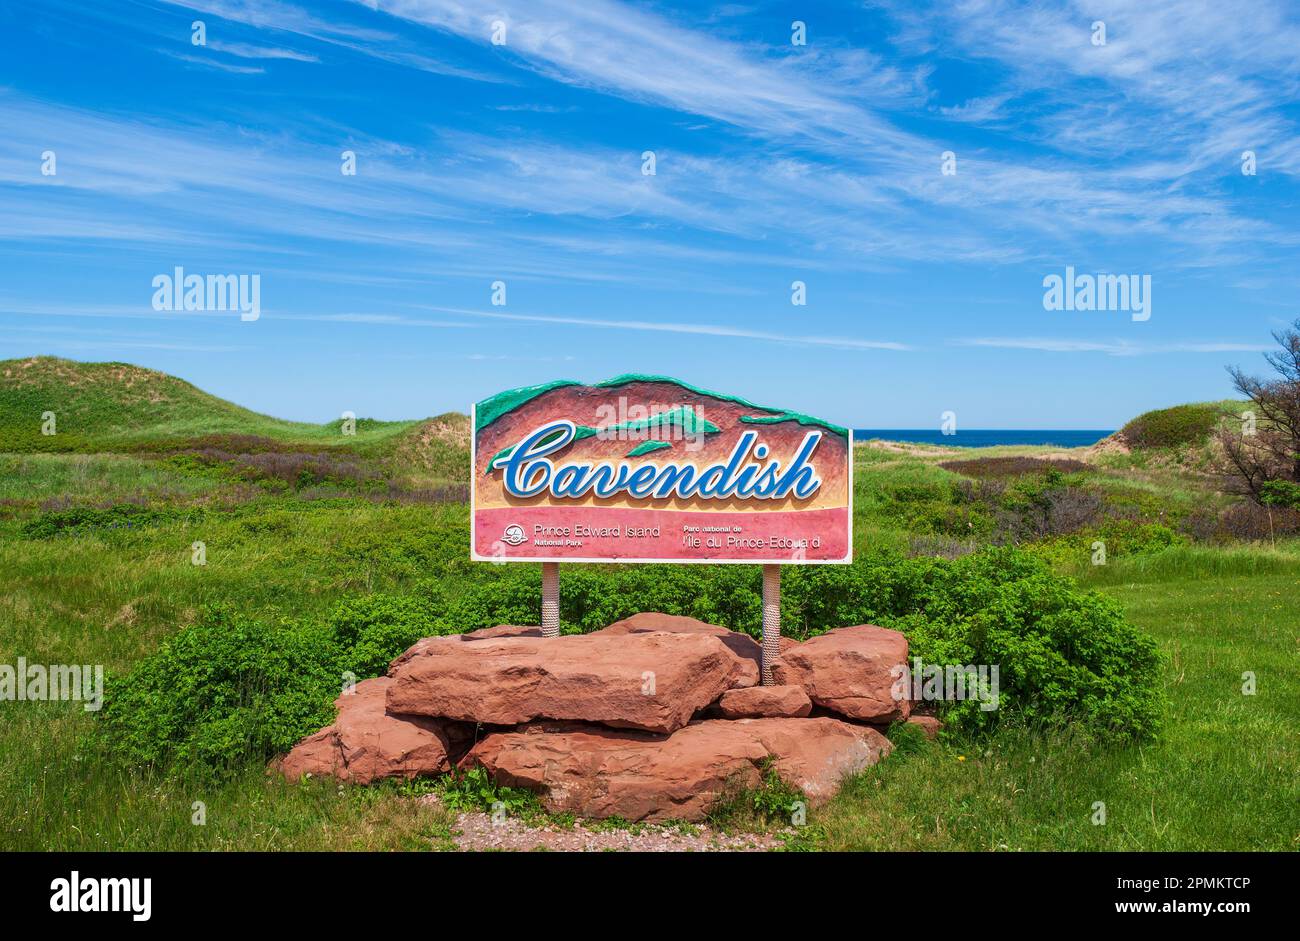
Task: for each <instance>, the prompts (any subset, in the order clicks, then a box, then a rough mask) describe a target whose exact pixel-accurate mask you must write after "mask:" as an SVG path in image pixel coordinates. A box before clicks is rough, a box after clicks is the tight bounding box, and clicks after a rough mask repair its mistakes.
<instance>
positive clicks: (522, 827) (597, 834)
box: [421, 795, 781, 853]
mask: <svg viewBox="0 0 1300 941" xmlns="http://www.w3.org/2000/svg"><path fill="white" fill-rule="evenodd" d="M421 799H422V800H431V801H435V802H436V801H437V797H436V796H434V795H426V796H425V797H423V798H421ZM452 839H453V841H454V842H455V844H456V847H457V848H458V849H462V850H473V851H482V850H509V851H514V852H529V851H532V850H538V849H543V850H558V851H562V852H573V853H599V852H609V851H622V852H636V853H665V852H667V853H681V852H687V853H691V852H696V853H701V852H702V853H718V852H723V853H761V852H766V851H768V850H771V849H773V848H775V847H778V846H780V845H781V840H780V839H779V838H778V837H777V836H775V835H773V834H768V833H733V834H727V833H720V832H718V831H716V830H713V829H710V828H709V827H708V826H706V825H705V824H691V825H690V826H689V828H685V827H684V828H682V829H678V828H677V827H671V826H669V827H664V826H659V825H657V824H649V823H647V824H637V825H634V826H630V827H627V828H618V829H599V830H593V829H589V828H588V825H586V824H585V823H584V822H583V821H581V820H579V821H576V822H575V823H574V824H573V826H571V827H566V826H560V825H559V824H554V823H543V824H540V825H536V826H534V825H531V824H528V823H525V822H524V821H523V820H520V819H519V818H517V817H507V818H505V819H504V820H501V821H500V822H497V823H494V822H493V820H492V816H491V815H490V814H485V813H479V812H462V813H459V814H457V815H456V824H455V827H454V829H453V836H452Z"/></svg>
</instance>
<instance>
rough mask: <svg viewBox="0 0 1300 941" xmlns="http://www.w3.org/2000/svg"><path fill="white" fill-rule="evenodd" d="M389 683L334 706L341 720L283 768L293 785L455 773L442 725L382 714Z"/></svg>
mask: <svg viewBox="0 0 1300 941" xmlns="http://www.w3.org/2000/svg"><path fill="white" fill-rule="evenodd" d="M391 682H392V680H390V679H389V678H388V677H384V676H381V677H376V678H375V679H372V680H364V681H362V682H360V683H358V684H357V685H356V687H355V689H354V691H353V692H351V693H344V694H343V695H341V696H339V698H338V699H336V700H335V701H334V705H336V706H337V707H338V710H339V714H338V718H337V719H335V720H334V724H333V725H329V726H326V727H325V728H323V729H321V730H320V731H319V732H317V733H315V734H314V735H309V736H308V737H307V738H305V739H303V740H302V741H301V742H299V743H298V744H297V745H295V746H294V747H293V750H292V751H290V752H289V754H288V755H287V756H286V757H285V759H284V761H282V762H281V763H280V772H281V773H282V774H284V776H285V777H287V778H289V779H291V780H297V779H298V778H300V777H302V776H303V775H304V774H313V775H318V776H324V775H334V776H335V777H337V778H339V779H341V780H344V781H354V782H356V783H357V784H369V783H371V782H372V781H375V780H377V779H379V778H391V777H403V778H413V777H415V776H416V775H421V774H438V773H440V772H444V771H449V770H451V761H450V759H449V757H448V753H449V752H450V751H452V744H451V741H450V739H449V737H448V730H447V729H446V728H445V727H444V723H442V722H439V721H438V720H436V719H431V718H426V717H422V716H394V715H389V714H387V712H386V711H385V709H384V699H385V696H386V694H387V691H388V686H389V684H390V683H391Z"/></svg>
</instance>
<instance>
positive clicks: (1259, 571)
mask: <svg viewBox="0 0 1300 941" xmlns="http://www.w3.org/2000/svg"><path fill="white" fill-rule="evenodd" d="M38 367H39V368H38ZM21 368H23V367H22V364H21V363H18V362H16V361H10V362H7V363H0V436H4V440H3V441H0V452H3V451H4V450H6V448H7V449H8V451H9V452H10V453H0V577H2V578H3V583H4V591H3V592H0V663H10V664H12V663H13V662H14V661H15V660H16V658H17V657H19V656H23V657H26V658H27V659H28V661H29V662H36V663H72V662H76V663H102V664H104V665H105V667H106V669H107V670H109V671H117V672H120V671H124V670H128V669H130V668H131V666H132V665H133V664H135V663H137V662H139V661H140V660H141V658H143V657H145V656H147V655H148V654H150V653H152V652H153V651H155V650H156V649H157V648H158V646H159V644H161V643H162V642H163V641H164V640H165V639H166V638H167V637H168V636H170V635H171V634H172V633H174V632H175V631H177V630H178V629H179V628H181V627H182V626H184V625H186V624H189V623H192V622H193V621H194V620H195V619H196V618H197V616H198V612H199V611H200V609H201V608H202V607H203V606H204V605H205V604H208V603H212V602H224V603H228V604H231V605H233V606H235V607H236V609H237V610H239V611H241V612H244V613H247V614H249V615H254V616H259V617H265V618H267V619H269V620H275V619H279V618H298V617H304V616H310V615H312V614H314V613H321V612H324V611H326V610H328V609H329V608H331V607H332V606H333V605H334V604H336V603H337V602H338V601H339V600H340V599H342V598H345V597H351V596H356V595H359V594H366V593H370V592H378V591H384V592H394V593H399V594H400V593H404V592H407V591H409V590H412V589H413V588H414V586H415V585H416V584H417V583H419V582H420V581H422V580H424V579H429V578H435V579H440V580H443V581H444V582H445V583H447V584H454V582H455V580H456V578H457V577H458V573H462V572H466V571H469V570H470V566H471V563H469V562H468V561H467V559H466V553H467V545H466V543H467V535H466V532H467V527H468V510H467V508H466V507H465V506H464V505H461V504H443V505H419V504H406V503H396V502H374V501H371V500H366V499H360V498H342V499H306V498H305V497H304V495H303V494H296V493H283V494H276V493H270V492H266V491H264V490H262V489H259V488H258V487H256V486H252V485H250V484H249V483H248V482H247V481H243V480H240V479H237V478H235V477H232V476H231V475H230V474H226V473H222V472H215V471H214V472H208V471H206V470H203V469H197V470H196V469H195V468H193V467H189V466H186V465H183V464H177V463H174V462H171V461H169V460H166V459H160V456H162V457H165V455H166V453H167V452H168V449H169V448H171V449H175V448H179V447H181V446H182V445H184V444H185V442H187V441H190V440H192V439H199V438H203V437H204V436H208V435H211V434H215V433H221V434H231V435H257V436H261V437H263V438H267V439H272V440H274V441H276V442H279V443H280V444H283V445H287V446H302V447H312V448H315V447H317V446H321V447H333V446H334V445H335V443H337V440H336V439H337V438H338V437H339V436H338V429H337V424H336V423H335V424H334V425H320V426H314V425H301V424H298V423H292V422H280V421H278V420H277V419H273V418H268V417H266V416H260V415H256V414H255V413H252V412H248V411H247V410H244V409H240V408H238V407H237V406H233V405H231V404H230V403H224V402H222V401H221V400H219V399H215V398H214V397H212V396H208V395H206V394H205V393H202V392H200V391H199V390H197V389H194V388H193V387H192V386H189V385H188V384H185V383H182V382H180V381H179V380H174V379H170V377H165V376H161V375H160V374H150V378H148V379H143V378H141V377H140V376H138V375H136V374H135V373H130V372H122V370H133V369H134V367H124V366H120V364H98V365H96V364H70V363H68V362H67V361H62V360H58V361H50V360H47V361H42V362H41V363H38V364H37V366H29V367H25V370H26V371H27V372H28V373H30V371H31V370H32V369H37V372H38V373H44V374H46V375H45V378H43V379H42V378H40V377H39V376H38V375H36V374H31V375H27V376H26V377H24V376H23V375H18V374H17V373H16V371H17V370H19V369H21ZM138 372H144V371H138ZM56 380H57V381H56ZM128 380H129V384H128ZM45 409H51V410H54V411H56V413H58V414H59V429H60V435H63V434H64V433H65V430H66V433H67V434H68V435H69V436H70V438H69V439H68V440H66V441H64V442H62V443H61V444H60V445H59V447H60V448H63V446H64V445H69V447H67V448H66V449H65V450H67V451H72V452H76V451H83V450H84V451H86V452H87V453H35V452H42V451H48V450H50V449H51V446H50V443H49V442H48V441H46V442H41V441H36V440H35V438H32V436H31V435H30V434H29V432H30V427H29V426H31V423H32V421H33V416H32V412H33V410H36V411H35V419H34V420H35V427H36V428H37V432H36V438H39V437H40V436H39V420H40V411H43V410H45ZM360 424H361V427H359V433H358V436H357V438H356V439H349V442H348V444H347V445H344V447H349V448H352V449H353V452H352V453H355V454H357V455H360V456H361V457H362V458H364V459H366V460H369V461H372V462H373V463H374V466H375V467H377V468H379V469H380V470H381V471H382V472H383V473H385V474H387V475H389V477H390V479H405V480H414V481H422V480H438V479H455V476H456V474H458V473H459V470H458V469H457V468H458V467H459V463H458V462H460V461H462V460H463V458H464V449H463V447H461V446H460V445H459V444H458V443H456V439H455V435H456V434H457V432H456V429H455V427H454V426H452V425H449V426H447V427H445V428H442V429H441V430H440V431H439V429H436V428H435V429H433V430H434V431H438V433H434V434H428V433H426V432H429V431H430V426H429V424H428V423H425V424H421V423H417V422H405V423H404V422H396V423H376V424H373V425H368V424H365V423H360ZM15 429H17V430H15ZM24 429H25V430H24ZM33 441H34V442H35V443H34V444H32V442H33ZM5 442H8V444H6V443H5ZM15 442H16V444H15ZM28 444H31V445H32V446H31V447H27V446H26V445H28ZM14 452H21V453H14ZM1049 453H1052V454H1059V453H1062V452H1061V449H1049V448H996V449H981V450H980V451H979V452H978V454H979V456H981V457H996V456H1022V455H1044V454H1049ZM1067 453H1072V454H1077V453H1078V452H1067ZM952 457H953V454H952V453H951V452H948V451H941V450H937V449H918V450H916V451H897V450H886V449H884V448H877V447H859V448H856V449H855V499H856V505H855V526H854V535H855V543H856V545H857V547H858V549H859V550H862V549H865V548H867V547H874V546H881V545H886V546H891V547H895V548H900V549H907V548H908V547H909V546H911V545H913V543H914V540H915V539H916V538H917V535H918V534H917V533H916V532H914V531H912V530H911V529H909V526H908V524H907V522H906V521H905V516H904V515H902V514H901V513H900V509H899V507H900V505H910V504H907V503H906V501H903V503H902V504H900V501H899V499H898V495H899V494H902V495H904V496H907V498H908V499H913V498H917V497H918V496H919V497H923V498H926V499H922V500H921V501H920V502H922V503H925V502H926V501H927V500H928V499H929V498H930V497H934V499H935V500H936V501H937V502H939V503H942V499H946V498H941V495H942V494H944V493H947V492H949V491H950V490H951V488H952V487H953V485H954V484H956V483H958V482H960V481H961V480H962V477H961V475H959V474H955V473H953V472H951V471H948V470H944V469H943V468H940V467H939V466H938V463H939V462H940V461H943V460H948V459H951V458H952ZM1074 476H1075V475H1071V477H1072V479H1073V477H1074ZM1077 476H1078V478H1079V479H1080V481H1082V482H1084V483H1085V484H1086V486H1088V487H1091V488H1095V489H1096V490H1097V491H1098V492H1100V493H1102V494H1103V495H1104V497H1105V498H1106V499H1107V500H1108V501H1116V502H1124V501H1128V502H1129V503H1132V504H1133V505H1135V506H1139V507H1141V508H1142V512H1144V513H1151V514H1155V515H1156V516H1159V515H1160V514H1167V515H1168V516H1170V517H1176V516H1178V515H1179V514H1180V513H1183V512H1186V511H1187V510H1188V509H1189V508H1191V507H1194V506H1197V505H1201V504H1206V503H1213V502H1214V501H1220V500H1222V499H1223V498H1222V497H1220V496H1218V495H1217V494H1215V492H1214V490H1213V487H1212V486H1211V485H1210V483H1209V482H1207V479H1206V478H1205V477H1204V476H1202V475H1198V474H1197V473H1195V472H1193V471H1191V470H1189V469H1188V465H1184V466H1162V465H1160V464H1158V463H1152V464H1149V465H1143V466H1138V465H1137V464H1136V463H1132V462H1130V463H1129V464H1128V465H1121V464H1116V463H1114V462H1103V466H1099V467H1098V468H1097V469H1096V471H1095V472H1088V473H1085V474H1081V475H1077ZM909 494H910V496H908V495H909ZM131 499H135V500H139V501H142V502H144V503H145V504H147V505H148V507H149V508H150V509H155V510H158V511H159V512H158V514H157V515H156V518H154V519H152V520H151V521H149V522H146V523H144V524H143V525H139V526H130V527H124V528H111V527H100V528H96V526H94V525H87V526H83V527H82V528H80V529H77V530H74V531H69V532H67V533H66V534H63V535H52V536H50V537H49V538H39V539H37V538H28V536H25V535H24V527H25V526H27V525H28V524H29V523H31V522H32V521H33V520H37V519H41V518H48V517H46V516H43V514H47V513H48V512H49V507H48V506H47V504H51V503H52V504H55V505H56V508H61V507H64V506H74V507H94V506H109V505H113V504H116V503H122V502H126V501H128V500H131ZM452 532H454V533H458V534H460V535H459V536H457V537H455V538H448V536H447V534H448V533H452ZM944 538H949V537H944ZM953 539H955V537H953ZM195 541H202V542H204V544H205V545H206V549H207V564H206V565H204V566H195V565H192V564H191V546H192V544H193V543H194V542H195ZM950 541H952V540H950ZM969 542H970V543H971V544H972V545H975V544H978V543H979V538H976V537H972V538H971V539H970V540H969ZM1060 558H1061V560H1062V561H1060V562H1059V564H1060V566H1061V567H1062V569H1063V570H1064V571H1066V572H1068V573H1069V574H1071V575H1073V576H1074V577H1076V578H1078V579H1080V580H1081V581H1082V582H1083V583H1084V584H1085V585H1086V586H1088V587H1093V588H1096V589H1098V590H1100V591H1102V592H1104V593H1106V594H1109V595H1111V596H1113V597H1114V598H1115V599H1117V600H1118V601H1119V602H1120V604H1121V605H1122V606H1123V607H1124V609H1125V610H1126V612H1127V614H1128V617H1129V619H1130V620H1131V621H1133V622H1134V623H1135V624H1137V625H1138V626H1140V627H1141V628H1143V629H1144V630H1146V631H1148V632H1149V633H1150V634H1151V635H1152V636H1154V637H1155V638H1156V639H1157V640H1158V642H1159V644H1160V646H1161V648H1162V649H1163V650H1164V651H1165V653H1166V654H1167V666H1166V669H1165V674H1164V677H1163V682H1164V684H1165V686H1166V692H1167V696H1168V700H1169V709H1170V712H1169V715H1168V718H1167V721H1166V723H1165V727H1164V731H1163V733H1162V734H1161V736H1160V737H1159V738H1158V739H1157V740H1155V741H1154V742H1151V743H1148V744H1145V745H1142V746H1139V747H1128V748H1102V747H1099V746H1097V745H1096V744H1093V743H1091V742H1089V741H1086V740H1084V739H1082V738H1081V737H1079V736H1077V735H1074V734H1071V733H1068V732H1067V733H1057V734H1054V735H1050V736H1042V735H1038V734H1035V733H1033V732H1031V731H1027V730H1023V729H1016V728H1003V729H1002V730H1000V731H999V732H997V733H996V734H995V735H993V736H992V737H990V738H987V739H984V740H980V741H973V740H957V739H948V740H943V741H941V742H938V743H932V744H925V745H922V746H920V747H909V748H908V749H906V750H905V751H904V750H902V749H900V752H899V753H898V754H896V755H895V756H894V757H893V758H891V759H889V760H888V761H886V762H883V763H882V764H880V765H879V766H877V767H876V768H874V769H872V770H870V771H869V772H867V773H865V774H862V775H859V776H857V777H855V778H853V779H852V780H850V781H849V782H847V783H846V785H845V787H844V789H843V790H842V791H841V793H840V794H839V796H837V797H836V798H835V799H834V800H832V801H831V802H830V803H829V804H827V805H826V806H824V807H822V808H820V809H816V810H813V811H812V812H811V813H810V814H809V820H808V824H809V825H808V826H807V827H806V828H803V829H801V830H799V831H798V832H796V833H795V834H794V835H793V836H792V837H790V838H789V840H788V843H789V847H790V848H792V849H832V850H845V849H852V850H863V849H870V850H889V849H908V850H912V849H939V850H961V849H968V850H993V851H996V850H1024V849H1057V850H1068V849H1086V850H1127V849H1146V850H1205V849H1215V850H1255V849H1269V850H1293V851H1294V850H1296V849H1300V776H1298V775H1297V769H1300V736H1297V735H1296V716H1297V715H1300V541H1297V540H1295V539H1292V540H1289V541H1288V540H1282V541H1279V543H1278V545H1277V546H1276V547H1274V546H1265V545H1245V544H1237V545H1231V546H1226V547H1219V546H1206V545H1178V546H1173V547H1170V548H1167V549H1163V550H1161V551H1140V552H1137V553H1135V554H1132V555H1119V556H1115V557H1112V558H1111V560H1110V561H1109V563H1108V564H1107V565H1105V566H1093V565H1091V564H1089V563H1088V561H1087V558H1086V556H1085V555H1083V554H1079V553H1076V554H1073V555H1061V556H1060ZM1246 671H1251V672H1253V673H1254V674H1255V675H1256V677H1257V683H1258V690H1257V694H1256V695H1254V696H1244V695H1242V693H1241V684H1242V679H1241V677H1242V674H1243V673H1244V672H1246ZM94 722H95V719H94V718H93V717H92V715H91V714H90V713H87V712H85V711H84V710H83V709H82V708H81V705H80V704H79V703H48V704H45V703H42V704H33V703H22V704H19V703H9V702H0V849H62V850H99V849H112V850H167V849H179V850H207V849H248V850H260V849H292V850H311V849H445V848H447V847H448V846H449V840H450V836H451V829H450V828H451V826H452V820H451V817H450V815H449V814H448V813H447V812H446V811H444V810H441V809H439V808H438V807H437V806H436V805H431V804H429V803H423V802H420V801H418V800H416V799H415V797H414V796H413V790H412V789H409V788H402V787H399V786H396V785H392V784H389V785H384V786H380V787H375V788H354V787H341V786H338V785H335V784H332V783H329V782H317V783H314V784H309V785H307V786H299V785H289V784H286V783H284V782H283V781H281V780H280V779H279V778H278V776H275V775H268V774H266V773H265V769H263V768H262V767H260V766H256V767H249V768H247V769H245V770H244V771H242V772H240V773H238V774H236V775H234V776H233V777H232V778H230V779H229V780H225V781H223V782H221V783H219V784H218V783H213V782H211V781H209V780H207V779H204V778H201V777H195V776H188V775H187V773H186V772H184V771H179V772H173V773H171V774H168V775H163V774H159V773H157V772H153V771H140V770H132V769H124V768H121V767H118V766H116V765H114V764H111V763H108V762H106V761H105V760H104V759H103V757H102V756H101V755H100V754H99V753H98V751H97V749H96V745H95V743H94V739H93V737H92V736H91V735H90V734H89V733H90V732H91V730H92V728H93V727H94ZM760 796H761V795H760ZM195 801H202V802H203V803H204V804H205V805H206V817H207V822H206V824H205V825H203V826H196V825H195V824H193V823H192V822H191V817H192V815H193V813H194V810H193V804H194V802H195ZM1097 801H1104V802H1105V804H1106V808H1107V822H1106V824H1105V825H1104V826H1095V825H1093V823H1092V816H1093V813H1094V810H1093V805H1094V803H1095V802H1097ZM742 803H743V801H742ZM751 804H752V802H751ZM742 810H743V807H742ZM751 811H752V807H751ZM730 825H733V826H742V827H743V826H748V827H754V828H760V829H761V828H765V827H768V828H777V827H779V826H780V825H781V824H780V821H775V820H769V819H765V815H764V814H759V813H756V812H750V811H746V812H744V813H741V812H735V813H733V814H732V820H731V824H730Z"/></svg>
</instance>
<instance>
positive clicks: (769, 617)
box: [763, 565, 781, 686]
mask: <svg viewBox="0 0 1300 941" xmlns="http://www.w3.org/2000/svg"><path fill="white" fill-rule="evenodd" d="M780 653H781V566H779V565H764V566H763V685H764V686H771V685H772V661H773V660H775V659H776V658H777V657H778V656H779V655H780Z"/></svg>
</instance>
